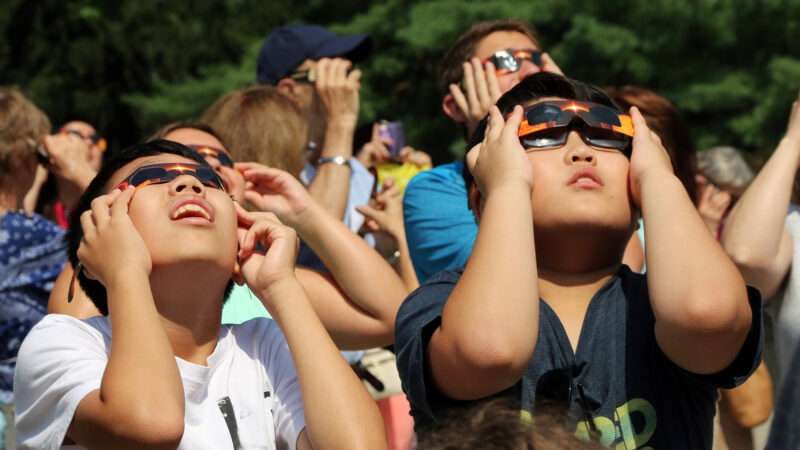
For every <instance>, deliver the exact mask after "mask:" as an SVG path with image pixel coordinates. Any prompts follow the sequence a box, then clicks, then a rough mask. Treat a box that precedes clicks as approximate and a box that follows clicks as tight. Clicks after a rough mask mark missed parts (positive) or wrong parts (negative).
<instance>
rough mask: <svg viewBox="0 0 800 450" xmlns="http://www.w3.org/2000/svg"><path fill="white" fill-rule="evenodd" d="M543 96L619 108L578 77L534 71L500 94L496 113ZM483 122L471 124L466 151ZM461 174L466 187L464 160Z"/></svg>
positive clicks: (480, 134)
mask: <svg viewBox="0 0 800 450" xmlns="http://www.w3.org/2000/svg"><path fill="white" fill-rule="evenodd" d="M543 97H558V98H563V99H567V100H579V101H583V102H593V103H599V104H601V105H606V106H610V107H612V108H614V109H616V110H619V107H617V105H616V104H615V103H614V101H613V100H612V99H611V97H609V96H608V94H606V93H605V92H603V90H602V89H600V88H598V87H596V86H593V85H591V84H588V83H584V82H582V81H578V80H573V79H570V78H566V77H564V76H562V75H558V74H554V73H550V72H537V73H535V74H533V75H530V76H528V77H526V78H525V79H523V80H522V81H520V82H519V84H517V85H516V86H514V87H513V88H511V89H510V90H509V91H508V92H506V93H505V94H503V96H502V97H500V98H499V99H498V100H497V103H496V104H497V107H498V108H499V109H500V113H502V114H503V115H505V114H508V113H510V112H511V111H512V110H513V109H514V106H516V105H523V106H524V105H525V104H526V103H530V102H532V101H534V100H536V99H538V98H543ZM486 124H487V118H484V119H483V120H481V122H480V123H479V124H478V126H477V127H476V128H475V132H474V133H473V134H472V138H471V139H470V140H469V144H468V145H467V151H469V149H471V148H472V147H474V146H475V145H477V144H479V143H480V142H481V141H483V135H484V133H485V132H486ZM462 175H463V176H464V183H465V184H466V186H467V190H468V191H469V187H470V186H471V185H472V182H473V178H472V173H470V171H469V168H468V167H467V164H466V163H465V164H464V170H463V171H462Z"/></svg>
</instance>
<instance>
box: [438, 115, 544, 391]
mask: <svg viewBox="0 0 800 450" xmlns="http://www.w3.org/2000/svg"><path fill="white" fill-rule="evenodd" d="M521 118H522V109H521V108H520V107H516V109H515V110H514V112H513V114H512V115H511V117H510V118H509V119H508V122H507V123H506V122H504V120H503V117H502V116H501V115H500V111H499V110H498V109H497V107H494V106H493V107H492V108H491V110H490V121H489V126H488V129H487V131H486V139H484V141H483V143H482V144H481V145H480V146H478V147H476V148H474V149H473V150H472V152H473V155H475V154H477V155H476V157H477V162H476V163H475V166H474V169H473V173H474V175H475V180H476V182H477V183H478V188H479V189H480V192H481V194H482V208H481V213H480V228H479V231H478V237H477V239H476V241H475V247H474V250H473V253H472V256H471V257H470V260H469V262H468V263H467V266H466V269H465V270H464V274H463V275H462V276H461V279H460V280H459V281H458V283H457V284H456V286H455V288H454V289H453V292H452V293H451V294H450V297H449V298H448V299H447V303H446V304H445V307H444V310H443V312H442V319H441V325H440V326H439V328H437V329H436V330H435V331H434V332H433V335H432V336H431V339H430V342H429V344H428V360H429V366H430V368H431V374H432V376H433V381H434V382H435V383H436V386H437V388H438V389H439V391H441V392H442V393H444V394H445V395H447V396H449V397H452V398H455V399H476V398H481V397H485V396H487V395H491V394H494V393H496V392H499V391H501V390H503V389H505V388H508V387H509V386H511V385H513V384H514V383H516V382H517V381H518V380H519V379H520V378H521V377H522V375H523V373H524V371H525V368H526V367H527V366H528V361H529V360H530V358H531V355H532V354H533V350H534V348H535V346H536V337H537V335H538V329H539V294H538V281H537V275H536V274H537V270H536V252H535V249H534V244H533V215H532V211H531V186H532V183H533V181H532V180H533V176H532V174H531V168H530V163H529V162H528V159H527V157H526V155H525V151H524V150H523V149H522V147H521V146H520V143H519V139H518V138H517V129H518V128H519V123H520V120H521ZM473 155H470V156H471V157H472V156H473ZM471 160H472V161H474V160H475V159H474V158H471Z"/></svg>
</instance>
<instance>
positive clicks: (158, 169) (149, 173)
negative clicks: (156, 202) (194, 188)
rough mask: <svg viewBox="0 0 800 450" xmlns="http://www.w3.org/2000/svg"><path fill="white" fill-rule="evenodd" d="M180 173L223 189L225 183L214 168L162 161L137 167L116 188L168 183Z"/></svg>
mask: <svg viewBox="0 0 800 450" xmlns="http://www.w3.org/2000/svg"><path fill="white" fill-rule="evenodd" d="M181 175H190V176H193V177H195V178H196V179H197V180H199V181H200V183H201V184H202V185H203V186H206V187H210V188H214V189H219V190H221V191H225V185H224V184H223V183H222V180H221V179H220V178H219V176H218V175H217V173H216V172H214V169H212V168H211V167H208V166H204V165H201V164H194V163H162V164H149V165H146V166H142V167H139V168H138V169H136V170H134V171H133V173H132V174H130V175H129V176H128V177H127V178H125V179H124V180H123V181H122V182H121V183H120V184H119V185H117V189H120V190H125V188H127V187H128V186H134V187H136V188H137V189H138V188H140V187H144V186H149V185H151V184H164V183H169V182H170V181H172V180H174V179H175V178H178V177H179V176H181Z"/></svg>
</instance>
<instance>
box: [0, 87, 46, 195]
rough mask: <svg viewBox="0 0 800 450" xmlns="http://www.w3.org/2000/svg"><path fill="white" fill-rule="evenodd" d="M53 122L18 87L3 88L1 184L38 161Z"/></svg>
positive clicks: (0, 97) (0, 95) (0, 103)
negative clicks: (41, 144) (38, 146)
mask: <svg viewBox="0 0 800 450" xmlns="http://www.w3.org/2000/svg"><path fill="white" fill-rule="evenodd" d="M49 132H50V119H48V118H47V116H46V115H45V114H44V113H43V112H42V110H40V109H39V108H37V107H36V105H34V104H33V103H31V101H30V100H28V99H27V98H25V96H24V95H22V92H20V91H19V89H17V88H16V87H13V86H0V182H5V181H6V180H5V178H6V177H14V176H15V172H16V169H19V168H21V167H24V164H25V163H26V162H28V161H31V160H32V159H33V158H35V155H36V143H38V142H39V141H40V140H41V138H42V136H44V135H46V134H48V133H49Z"/></svg>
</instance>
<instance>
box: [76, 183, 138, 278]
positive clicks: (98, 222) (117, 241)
mask: <svg viewBox="0 0 800 450" xmlns="http://www.w3.org/2000/svg"><path fill="white" fill-rule="evenodd" d="M135 192H136V188H134V187H133V186H129V187H128V188H127V189H125V190H124V191H120V190H119V189H114V190H113V191H111V192H110V193H108V194H106V195H101V196H99V197H97V198H95V199H94V200H92V207H91V209H89V210H86V211H84V212H83V213H82V214H81V228H82V229H83V239H82V240H81V244H80V247H78V259H79V260H80V261H81V264H83V266H84V268H85V270H86V275H87V276H89V277H90V278H93V279H96V280H97V281H99V282H100V283H102V284H103V286H106V287H109V286H110V285H112V284H113V283H115V282H117V281H118V280H119V279H121V278H122V277H125V276H128V275H129V274H131V273H135V272H137V271H139V272H140V273H141V274H143V275H146V276H147V275H150V272H151V270H152V268H153V263H152V260H151V259H150V252H149V251H148V249H147V246H146V245H145V243H144V240H143V239H142V237H141V235H139V232H138V231H137V230H136V227H135V226H134V225H133V222H132V221H131V218H130V216H129V215H128V206H129V205H130V202H131V199H132V198H133V194H134V193H135Z"/></svg>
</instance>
